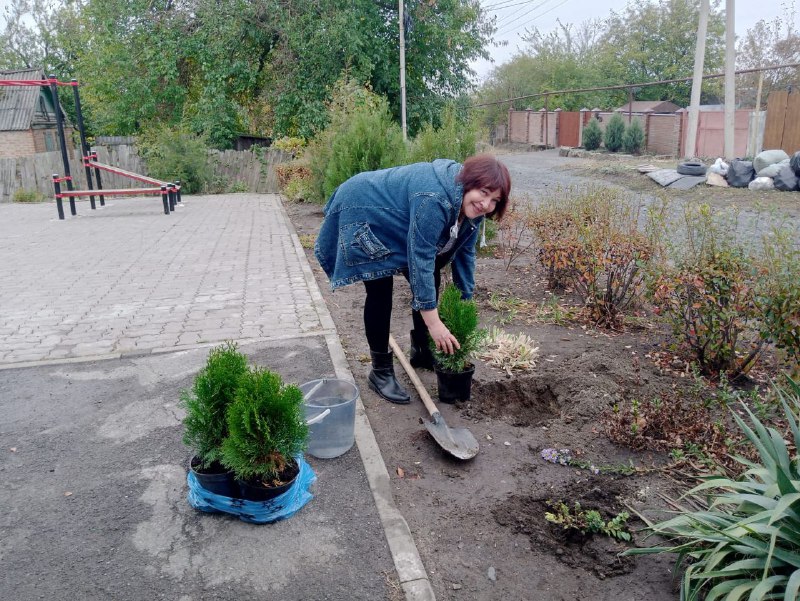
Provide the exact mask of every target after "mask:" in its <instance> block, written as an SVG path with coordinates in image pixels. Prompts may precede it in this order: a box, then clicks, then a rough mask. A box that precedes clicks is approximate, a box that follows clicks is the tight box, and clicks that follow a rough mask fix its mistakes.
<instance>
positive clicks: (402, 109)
mask: <svg viewBox="0 0 800 601" xmlns="http://www.w3.org/2000/svg"><path fill="white" fill-rule="evenodd" d="M403 1H404V0H399V2H398V4H399V11H398V12H399V14H400V19H399V20H400V122H401V123H402V126H403V140H407V139H408V133H407V131H408V130H407V127H406V31H405V28H404V27H403V18H404V16H403Z"/></svg>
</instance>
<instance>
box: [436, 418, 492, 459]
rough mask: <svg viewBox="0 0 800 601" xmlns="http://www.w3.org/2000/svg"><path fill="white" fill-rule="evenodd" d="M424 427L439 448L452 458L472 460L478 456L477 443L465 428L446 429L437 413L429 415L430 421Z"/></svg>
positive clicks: (442, 419)
mask: <svg viewBox="0 0 800 601" xmlns="http://www.w3.org/2000/svg"><path fill="white" fill-rule="evenodd" d="M425 427H426V428H427V429H428V432H430V433H431V436H433V438H434V440H435V441H436V442H437V443H439V446H440V447H442V448H443V449H444V450H445V451H447V452H448V453H450V454H451V455H452V456H453V457H456V458H458V459H472V458H473V457H475V455H477V454H478V450H479V446H478V441H477V440H475V437H474V436H473V435H472V432H470V431H469V430H467V429H466V428H448V427H447V424H446V423H445V422H444V418H443V417H442V414H441V413H439V412H438V411H437V412H435V413H433V414H431V421H426V422H425Z"/></svg>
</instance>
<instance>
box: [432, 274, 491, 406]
mask: <svg viewBox="0 0 800 601" xmlns="http://www.w3.org/2000/svg"><path fill="white" fill-rule="evenodd" d="M439 317H440V318H441V320H442V322H443V323H444V325H445V326H447V329H448V330H450V333H451V334H453V336H455V337H456V340H458V343H459V344H460V345H461V348H458V349H456V351H455V352H454V353H453V354H452V355H449V354H447V353H443V352H441V351H440V350H438V349H437V348H436V345H435V344H434V343H433V341H431V350H432V351H433V358H434V360H435V361H434V371H435V372H436V379H437V381H438V383H439V400H440V401H441V402H443V403H454V402H455V401H467V400H469V398H470V392H471V390H472V376H473V374H474V373H475V364H473V363H472V362H471V361H470V359H471V357H472V356H473V355H474V354H475V352H477V351H478V349H479V348H480V346H481V342H482V340H483V337H484V334H485V332H484V331H483V330H479V329H478V307H477V305H476V304H475V301H474V300H464V299H462V298H461V291H460V290H459V289H458V288H457V287H456V286H455V285H454V284H449V285H448V286H447V287H446V288H445V289H444V292H443V293H442V295H441V297H440V299H439Z"/></svg>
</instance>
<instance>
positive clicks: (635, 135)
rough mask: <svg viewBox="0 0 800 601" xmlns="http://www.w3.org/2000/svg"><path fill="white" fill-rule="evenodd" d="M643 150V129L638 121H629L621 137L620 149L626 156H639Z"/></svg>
mask: <svg viewBox="0 0 800 601" xmlns="http://www.w3.org/2000/svg"><path fill="white" fill-rule="evenodd" d="M643 148H644V129H642V124H641V122H640V121H639V120H638V119H634V120H633V121H631V124H630V125H629V126H628V127H627V129H626V130H625V134H624V135H623V136H622V149H623V150H624V151H625V152H627V153H628V154H639V153H641V152H642V149H643Z"/></svg>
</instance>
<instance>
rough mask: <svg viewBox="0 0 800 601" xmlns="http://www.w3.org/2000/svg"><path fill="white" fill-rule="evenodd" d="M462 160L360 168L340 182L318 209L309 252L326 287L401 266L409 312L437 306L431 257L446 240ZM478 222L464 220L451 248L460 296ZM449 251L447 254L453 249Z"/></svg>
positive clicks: (470, 286)
mask: <svg viewBox="0 0 800 601" xmlns="http://www.w3.org/2000/svg"><path fill="white" fill-rule="evenodd" d="M459 171H461V165H460V164H459V163H456V162H455V161H450V160H445V159H437V160H435V161H433V162H432V163H415V164H413V165H406V166H403V167H393V168H391V169H382V170H380V171H369V172H364V173H359V174H358V175H355V176H353V177H351V178H350V179H349V180H347V181H346V182H344V183H343V184H342V185H341V186H339V187H338V188H337V189H336V191H334V193H333V195H332V196H331V197H330V199H329V200H328V202H327V204H326V205H325V208H324V213H325V219H324V220H323V222H322V226H321V228H320V231H319V235H318V236H317V242H316V245H315V247H314V254H315V255H316V257H317V260H318V261H319V264H320V265H321V266H322V269H323V270H324V271H325V273H326V274H327V275H328V278H329V279H330V282H331V289H332V290H335V289H336V288H340V287H341V286H346V285H347V284H352V283H353V282H359V281H363V280H374V279H378V278H383V277H387V276H392V275H395V274H398V273H405V272H406V270H407V273H408V281H409V282H410V284H411V292H412V295H413V298H412V301H411V307H412V309H416V310H427V309H435V308H436V289H435V284H434V278H433V273H434V267H435V262H436V254H437V253H438V252H439V251H440V250H441V249H442V248H443V247H444V245H445V244H446V243H447V241H448V240H449V239H450V228H451V227H452V226H453V225H455V223H456V221H457V220H458V213H459V211H460V210H461V202H462V200H463V198H464V190H463V186H462V185H461V184H458V183H456V181H455V178H456V176H457V175H458V173H459ZM482 219H483V218H482V217H481V218H479V219H472V220H470V219H464V221H463V222H462V223H461V227H460V228H459V232H458V238H457V240H456V243H455V245H454V246H453V248H452V250H451V251H450V253H448V254H450V256H451V257H452V269H453V280H454V282H455V284H456V286H458V288H459V289H460V290H461V292H462V295H463V296H464V298H471V297H472V292H473V290H474V288H475V277H474V274H475V241H476V240H477V236H478V226H479V224H480V222H481V221H482ZM451 253H452V254H451Z"/></svg>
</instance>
